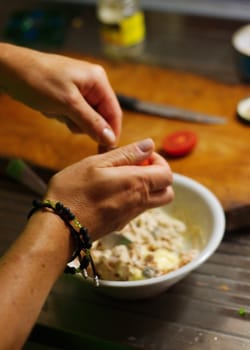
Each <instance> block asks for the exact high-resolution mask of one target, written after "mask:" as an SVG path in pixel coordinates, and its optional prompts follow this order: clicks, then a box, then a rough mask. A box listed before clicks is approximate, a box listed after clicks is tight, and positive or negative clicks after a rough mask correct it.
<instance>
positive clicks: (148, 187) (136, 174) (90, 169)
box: [46, 139, 173, 240]
mask: <svg viewBox="0 0 250 350" xmlns="http://www.w3.org/2000/svg"><path fill="white" fill-rule="evenodd" d="M147 158H150V163H151V164H150V165H149V166H140V165H139V164H140V163H141V162H142V161H144V160H145V159H147ZM171 183H172V173H171V170H170V168H169V166H168V164H167V162H166V161H165V160H164V159H163V158H162V157H161V156H160V155H159V154H157V153H155V152H154V143H153V141H152V140H151V139H146V140H143V141H140V142H137V143H134V144H130V145H128V146H125V147H121V148H117V149H115V150H113V151H110V152H107V153H105V154H100V155H95V156H92V157H89V158H85V159H83V160H81V161H80V162H78V163H75V164H73V165H71V166H69V167H67V168H65V169H64V170H62V171H61V172H59V173H57V174H56V175H55V176H54V177H53V178H52V179H51V181H50V183H49V186H48V191H47V194H46V198H47V199H50V200H54V201H60V202H62V203H63V204H64V205H65V206H67V207H69V208H70V209H71V211H72V212H73V213H74V214H75V215H76V217H77V218H78V219H79V221H80V222H81V224H82V225H83V226H86V227H87V228H88V230H89V232H90V235H91V237H92V239H93V240H94V239H97V238H100V237H101V236H103V235H105V234H107V233H110V232H112V231H115V230H120V229H121V228H123V227H124V226H125V225H126V224H127V223H128V222H129V221H130V220H131V219H133V218H134V217H136V216H137V215H139V214H141V213H142V212H143V211H145V210H146V209H149V208H153V207H158V206H162V205H164V204H167V203H169V202H170V201H171V200H172V199H173V190H172V187H171Z"/></svg>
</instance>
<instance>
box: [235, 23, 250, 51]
mask: <svg viewBox="0 0 250 350" xmlns="http://www.w3.org/2000/svg"><path fill="white" fill-rule="evenodd" d="M247 30H248V31H249V32H250V24H246V25H243V26H241V27H240V28H238V29H237V30H236V31H235V32H234V33H233V35H232V39H231V41H232V46H233V48H234V49H235V50H236V51H237V52H239V53H240V54H242V55H244V56H246V57H250V53H246V52H244V50H243V49H242V48H241V47H240V46H239V45H238V39H239V37H240V36H241V35H242V34H243V35H244V34H245V32H246V31H247Z"/></svg>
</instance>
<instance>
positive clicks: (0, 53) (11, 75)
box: [0, 43, 33, 97]
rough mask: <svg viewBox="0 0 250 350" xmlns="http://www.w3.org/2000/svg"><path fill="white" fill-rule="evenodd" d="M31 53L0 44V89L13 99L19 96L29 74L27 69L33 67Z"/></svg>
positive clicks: (30, 51)
mask: <svg viewBox="0 0 250 350" xmlns="http://www.w3.org/2000/svg"><path fill="white" fill-rule="evenodd" d="M32 52H33V51H32V50H30V49H27V48H23V47H19V46H16V45H12V44H8V43H0V89H2V90H3V91H5V92H6V93H8V94H9V95H11V96H13V97H15V95H19V93H20V91H22V89H23V88H24V86H23V82H24V79H26V78H27V76H28V73H29V72H27V67H30V68H32V66H33V64H32V55H31V53H32ZM29 61H30V62H29ZM25 71H26V72H25Z"/></svg>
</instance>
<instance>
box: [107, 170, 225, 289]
mask: <svg viewBox="0 0 250 350" xmlns="http://www.w3.org/2000/svg"><path fill="white" fill-rule="evenodd" d="M173 178H174V183H173V184H175V183H179V184H186V185H188V187H189V188H191V189H194V190H195V192H197V193H199V195H200V196H201V197H203V198H204V199H205V200H206V201H207V202H208V203H209V204H211V205H210V208H212V212H213V214H214V220H215V223H214V227H215V230H214V233H213V235H212V237H211V238H210V239H209V241H208V244H207V246H206V247H205V248H204V249H203V250H202V252H201V253H200V254H199V255H198V256H197V257H196V258H194V259H193V260H192V261H190V262H189V263H187V264H186V265H184V266H182V267H180V268H179V269H177V270H175V271H172V272H169V273H167V274H165V275H162V276H158V277H152V278H149V279H143V280H137V281H111V280H101V279H100V286H102V287H112V288H117V287H119V288H134V287H145V286H147V285H152V284H159V283H162V282H167V281H170V280H171V279H172V278H178V277H180V278H181V277H182V276H183V275H185V274H188V273H189V272H191V271H192V270H194V269H196V268H197V267H199V266H200V265H201V264H203V263H204V262H205V261H206V260H207V259H208V258H209V257H210V256H211V255H212V254H213V253H214V252H215V250H216V249H217V248H218V246H219V244H220V243H221V241H222V238H223V236H224V232H225V225H226V222H225V213H224V210H223V208H222V205H221V203H220V202H219V200H218V199H217V197H216V196H215V195H214V194H213V193H212V192H211V191H210V190H209V189H208V188H207V187H205V186H204V185H202V184H201V183H199V182H198V181H196V180H194V179H191V178H189V177H187V176H184V175H181V174H178V173H174V174H173Z"/></svg>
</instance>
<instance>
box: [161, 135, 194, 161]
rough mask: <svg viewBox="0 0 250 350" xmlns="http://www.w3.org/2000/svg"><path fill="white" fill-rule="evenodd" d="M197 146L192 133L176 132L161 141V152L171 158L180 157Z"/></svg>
mask: <svg viewBox="0 0 250 350" xmlns="http://www.w3.org/2000/svg"><path fill="white" fill-rule="evenodd" d="M196 144H197V136H196V134H195V133H194V132H193V131H189V130H183V131H176V132H174V133H173V134H170V135H168V136H167V137H166V138H165V139H164V140H163V150H164V151H165V152H166V154H168V155H170V156H172V157H181V156H185V155H186V154H188V153H190V152H191V151H192V150H193V149H194V147H195V146H196Z"/></svg>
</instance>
